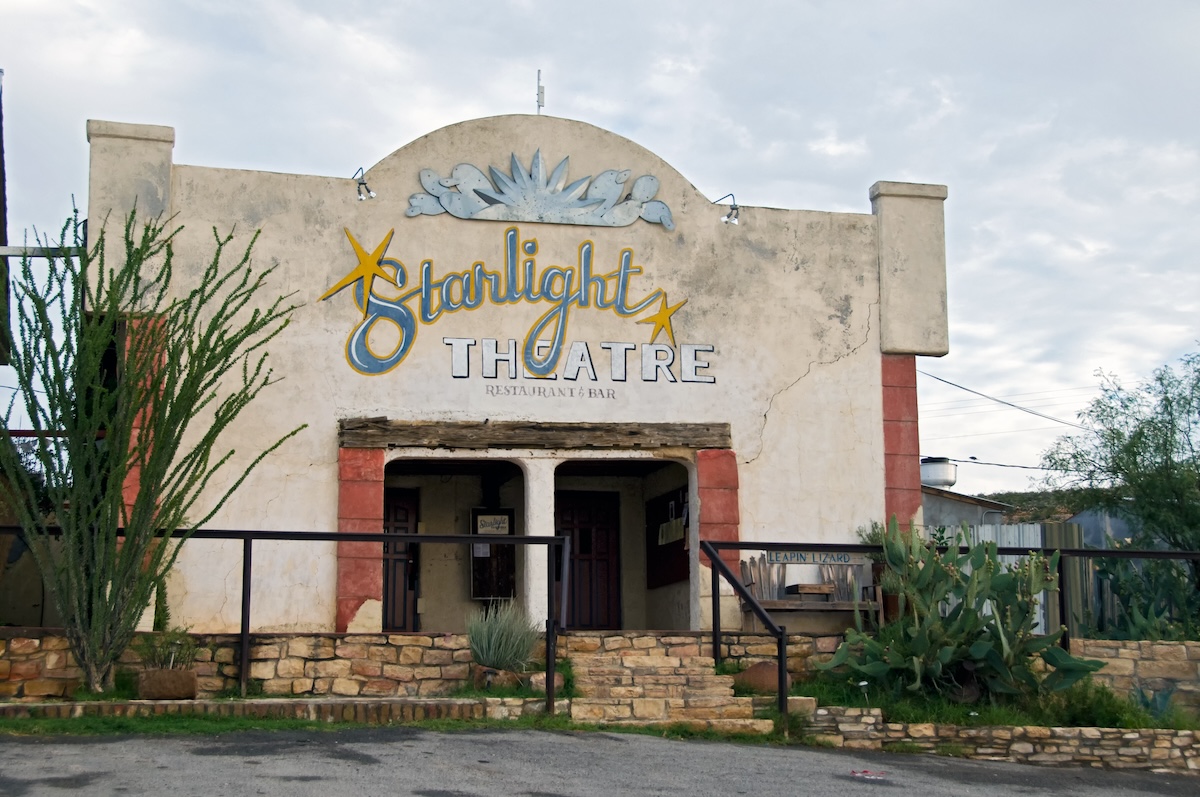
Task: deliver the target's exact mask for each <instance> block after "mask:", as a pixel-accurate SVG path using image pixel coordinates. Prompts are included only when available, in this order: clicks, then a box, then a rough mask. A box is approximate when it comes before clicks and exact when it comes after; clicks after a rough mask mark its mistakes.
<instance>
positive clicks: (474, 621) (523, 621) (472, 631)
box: [467, 601, 539, 672]
mask: <svg viewBox="0 0 1200 797" xmlns="http://www.w3.org/2000/svg"><path fill="white" fill-rule="evenodd" d="M538 636H539V633H538V630H537V628H535V627H534V625H533V623H532V622H531V621H530V619H529V614H528V613H527V612H526V611H525V608H524V607H523V606H521V605H520V604H518V603H517V602H516V601H503V602H501V603H495V604H492V605H491V606H490V607H488V608H487V609H484V610H483V611H476V612H475V613H473V614H472V615H471V617H470V619H469V620H468V621H467V637H468V638H469V639H470V644H471V656H472V658H473V659H474V660H475V663H476V664H478V665H480V666H481V667H491V668H492V669H494V670H511V671H513V672H524V671H525V669H526V668H527V667H528V666H529V661H530V659H531V658H532V657H533V648H534V646H535V645H536V644H537V641H538Z"/></svg>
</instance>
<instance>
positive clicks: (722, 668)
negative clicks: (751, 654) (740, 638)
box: [716, 659, 746, 675]
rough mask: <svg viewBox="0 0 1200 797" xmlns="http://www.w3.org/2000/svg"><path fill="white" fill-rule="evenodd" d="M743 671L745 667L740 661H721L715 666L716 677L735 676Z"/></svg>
mask: <svg viewBox="0 0 1200 797" xmlns="http://www.w3.org/2000/svg"><path fill="white" fill-rule="evenodd" d="M745 670H746V665H745V664H744V663H743V662H742V660H741V659H721V663H720V664H718V665H717V666H716V672H717V675H737V674H738V673H739V672H744V671H745Z"/></svg>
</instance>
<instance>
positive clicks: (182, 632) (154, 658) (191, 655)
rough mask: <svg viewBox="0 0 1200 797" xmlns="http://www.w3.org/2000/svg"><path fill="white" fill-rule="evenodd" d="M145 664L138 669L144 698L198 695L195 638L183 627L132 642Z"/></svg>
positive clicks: (170, 698) (139, 694)
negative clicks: (193, 665)
mask: <svg viewBox="0 0 1200 797" xmlns="http://www.w3.org/2000/svg"><path fill="white" fill-rule="evenodd" d="M133 649H134V652H135V653H137V654H138V656H139V658H141V660H142V667H143V668H144V669H143V670H142V671H141V672H139V673H138V697H139V698H140V699H141V700H194V699H195V698H196V672H195V670H193V669H192V664H193V663H194V662H195V660H196V650H197V644H196V640H195V638H194V637H193V636H192V635H191V634H189V633H188V632H187V629H184V628H173V629H171V630H170V631H163V632H161V633H156V634H143V635H141V636H140V637H139V638H138V639H137V641H136V642H134V644H133Z"/></svg>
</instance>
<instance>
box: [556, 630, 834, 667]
mask: <svg viewBox="0 0 1200 797" xmlns="http://www.w3.org/2000/svg"><path fill="white" fill-rule="evenodd" d="M560 639H561V640H562V641H560V642H559V648H558V650H559V655H560V656H562V655H563V653H564V651H565V652H566V655H571V654H576V653H578V654H587V655H593V654H597V653H608V652H613V651H619V650H621V649H624V648H635V649H639V650H641V651H644V652H642V653H641V654H640V655H643V656H672V657H679V658H688V657H691V656H711V655H712V633H711V632H708V631H669V632H650V631H648V632H646V633H645V634H644V635H639V634H638V633H637V632H636V631H569V632H567V634H565V635H564V636H563V637H561V638H560ZM842 639H843V637H841V636H820V637H812V636H806V635H802V634H789V635H788V640H787V657H788V671H789V672H791V673H792V675H797V676H803V675H806V674H808V673H809V672H811V671H812V665H813V663H814V662H816V661H820V660H821V659H822V658H829V657H830V656H831V655H832V654H833V652H834V651H836V650H837V646H838V645H839V644H841V642H842ZM776 650H777V649H776V643H775V637H773V636H771V635H770V634H745V633H722V634H721V658H722V660H727V661H731V662H737V663H740V664H743V665H746V666H749V665H751V664H755V663H757V662H760V661H769V662H771V663H772V664H774V662H775V654H776Z"/></svg>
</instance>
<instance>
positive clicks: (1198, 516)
mask: <svg viewBox="0 0 1200 797" xmlns="http://www.w3.org/2000/svg"><path fill="white" fill-rule="evenodd" d="M1079 418H1080V422H1081V423H1082V424H1083V425H1084V426H1086V427H1087V431H1085V432H1080V433H1077V434H1071V435H1068V436H1065V437H1062V438H1060V439H1059V440H1058V441H1057V442H1056V443H1055V444H1054V446H1053V447H1051V448H1050V450H1049V451H1047V452H1046V453H1045V455H1044V456H1043V460H1044V463H1043V464H1044V465H1045V466H1046V467H1048V468H1052V469H1054V471H1055V472H1056V475H1055V476H1052V477H1051V478H1050V479H1049V480H1048V481H1049V484H1050V486H1052V487H1067V488H1075V489H1079V490H1082V491H1083V492H1084V495H1085V498H1086V500H1087V502H1088V503H1090V504H1091V505H1092V506H1096V507H1101V508H1104V509H1107V510H1108V511H1109V512H1111V513H1113V514H1116V515H1121V516H1124V517H1127V518H1130V519H1132V520H1133V521H1134V525H1135V526H1136V527H1137V528H1139V529H1140V531H1139V533H1138V536H1137V537H1136V538H1135V539H1134V541H1133V543H1132V544H1133V545H1135V546H1137V547H1155V548H1158V547H1166V548H1172V549H1175V550H1181V551H1196V550H1200V353H1193V354H1189V355H1186V356H1184V357H1183V358H1182V359H1181V360H1180V361H1179V364H1178V367H1175V368H1172V367H1171V366H1169V365H1167V366H1163V367H1162V368H1159V369H1158V370H1156V371H1155V372H1154V375H1153V376H1152V378H1151V379H1149V380H1148V381H1147V382H1145V383H1143V384H1140V385H1138V386H1137V387H1133V388H1127V387H1125V386H1124V385H1122V384H1121V383H1120V382H1119V381H1118V380H1117V378H1116V377H1115V376H1112V375H1107V374H1104V375H1102V382H1101V386H1100V396H1099V397H1098V398H1096V399H1095V400H1094V401H1092V403H1091V404H1090V405H1089V406H1088V408H1087V409H1086V410H1084V411H1083V412H1082V413H1080V416H1079ZM1187 567H1188V572H1189V580H1190V583H1191V586H1192V589H1193V590H1194V591H1200V561H1197V560H1192V561H1190V562H1189V563H1188V565H1187Z"/></svg>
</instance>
